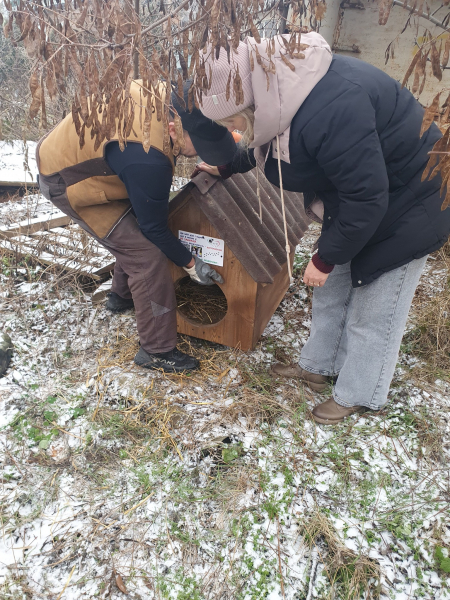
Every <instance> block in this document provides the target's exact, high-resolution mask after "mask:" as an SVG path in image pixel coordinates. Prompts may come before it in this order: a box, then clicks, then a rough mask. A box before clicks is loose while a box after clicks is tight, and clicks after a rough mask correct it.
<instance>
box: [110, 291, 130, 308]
mask: <svg viewBox="0 0 450 600" xmlns="http://www.w3.org/2000/svg"><path fill="white" fill-rule="evenodd" d="M105 308H106V309H107V310H110V311H111V312H113V313H121V312H124V311H125V310H128V309H129V308H134V302H133V300H132V299H131V298H130V299H129V300H127V299H126V298H121V297H120V296H118V295H117V294H116V293H115V292H110V293H109V294H108V300H107V301H106V304H105Z"/></svg>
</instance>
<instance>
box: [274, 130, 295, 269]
mask: <svg viewBox="0 0 450 600" xmlns="http://www.w3.org/2000/svg"><path fill="white" fill-rule="evenodd" d="M277 154H278V177H279V179H280V194H281V212H282V215H283V225H284V240H285V242H286V259H287V267H288V273H289V280H290V279H291V277H292V271H291V261H290V258H289V255H290V253H291V248H290V246H289V237H288V230H287V222H286V209H285V207H284V191H283V177H282V175H281V158H280V138H279V136H278V135H277Z"/></svg>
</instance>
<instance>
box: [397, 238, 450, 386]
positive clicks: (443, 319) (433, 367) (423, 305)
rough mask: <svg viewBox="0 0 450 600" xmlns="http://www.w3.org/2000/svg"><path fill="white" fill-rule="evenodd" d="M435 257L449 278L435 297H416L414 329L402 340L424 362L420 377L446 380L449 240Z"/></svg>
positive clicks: (449, 370) (449, 368)
mask: <svg viewBox="0 0 450 600" xmlns="http://www.w3.org/2000/svg"><path fill="white" fill-rule="evenodd" d="M435 256H436V260H437V261H438V263H441V264H442V266H443V268H446V270H447V273H448V276H449V277H448V279H447V282H446V285H445V287H444V289H443V290H442V291H441V292H439V293H438V294H436V295H434V296H431V297H430V296H429V295H421V296H418V297H417V296H416V299H415V322H416V326H415V328H414V329H413V330H412V331H411V332H409V333H408V335H407V336H406V338H405V339H406V341H407V343H408V344H410V347H411V351H412V353H414V354H416V355H417V356H419V357H420V358H422V359H423V360H424V361H425V362H426V365H424V366H423V367H422V368H420V376H421V377H422V378H424V379H427V380H434V379H436V377H439V378H440V379H444V380H445V379H446V380H450V241H448V242H447V243H446V244H445V246H444V247H443V248H441V250H440V251H439V252H437V253H436V255H435Z"/></svg>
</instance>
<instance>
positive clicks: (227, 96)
mask: <svg viewBox="0 0 450 600" xmlns="http://www.w3.org/2000/svg"><path fill="white" fill-rule="evenodd" d="M230 93H231V71H230V72H229V73H228V80H227V87H226V88H225V98H226V101H227V102H228V100H229V99H230Z"/></svg>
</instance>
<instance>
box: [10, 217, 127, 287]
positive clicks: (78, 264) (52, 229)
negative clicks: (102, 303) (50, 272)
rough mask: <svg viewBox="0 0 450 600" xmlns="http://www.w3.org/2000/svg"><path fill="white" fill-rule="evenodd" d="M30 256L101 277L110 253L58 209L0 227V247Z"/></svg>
mask: <svg viewBox="0 0 450 600" xmlns="http://www.w3.org/2000/svg"><path fill="white" fill-rule="evenodd" d="M1 250H3V251H6V252H7V253H12V254H15V255H16V256H17V255H18V256H31V257H32V258H33V259H35V260H38V261H39V262H40V263H43V264H45V265H57V266H59V267H61V268H62V269H64V270H67V271H71V272H75V273H77V274H79V275H85V276H88V277H90V278H91V279H97V280H100V279H102V277H101V276H102V275H104V274H105V273H108V272H110V271H111V270H112V269H113V268H114V263H115V260H114V257H113V256H112V255H111V254H110V253H109V252H108V251H107V250H106V249H105V248H103V246H101V245H100V244H98V243H97V242H96V241H95V240H94V239H93V238H91V237H90V236H89V235H88V234H87V233H86V232H85V231H84V230H83V229H81V228H80V227H79V226H78V225H75V224H73V223H72V222H71V220H70V218H69V217H68V216H67V215H65V214H64V213H62V212H61V211H58V210H56V209H55V210H54V211H53V212H52V214H51V215H50V216H49V215H46V216H43V217H37V218H34V219H26V220H24V221H21V222H19V223H14V224H11V225H8V226H1V227H0V251H1Z"/></svg>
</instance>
